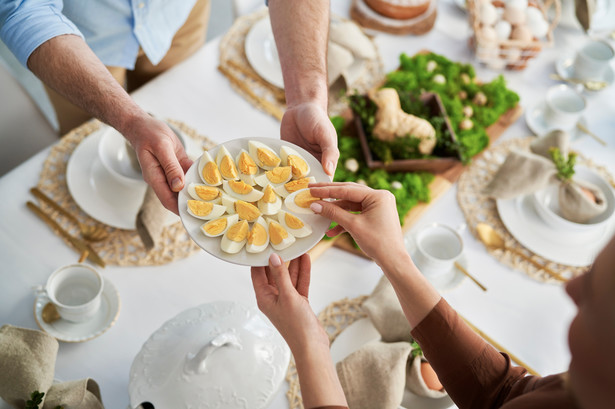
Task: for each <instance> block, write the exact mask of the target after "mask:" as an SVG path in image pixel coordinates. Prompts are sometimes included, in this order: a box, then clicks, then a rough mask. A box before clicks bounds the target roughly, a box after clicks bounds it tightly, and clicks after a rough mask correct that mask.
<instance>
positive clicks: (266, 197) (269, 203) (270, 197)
mask: <svg viewBox="0 0 615 409" xmlns="http://www.w3.org/2000/svg"><path fill="white" fill-rule="evenodd" d="M256 205H257V206H258V209H259V210H260V211H261V212H262V213H263V214H266V215H269V216H270V215H274V214H276V213H277V212H279V211H280V209H281V208H282V199H280V197H279V196H278V195H276V194H275V191H274V190H273V187H271V185H267V187H266V188H265V189H263V197H262V198H261V199H260V200H259V201H258V203H257V204H256Z"/></svg>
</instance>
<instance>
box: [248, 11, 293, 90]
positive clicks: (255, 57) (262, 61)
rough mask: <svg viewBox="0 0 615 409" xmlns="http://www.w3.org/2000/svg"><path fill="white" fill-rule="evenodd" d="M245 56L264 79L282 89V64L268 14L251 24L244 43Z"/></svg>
mask: <svg viewBox="0 0 615 409" xmlns="http://www.w3.org/2000/svg"><path fill="white" fill-rule="evenodd" d="M244 47H245V52H246V58H247V59H248V62H249V63H250V65H251V66H252V68H254V71H256V73H257V74H258V75H259V76H260V77H262V78H263V79H264V80H265V81H267V82H269V83H271V84H273V85H275V86H276V87H278V88H282V89H284V78H283V77H282V66H281V65H280V58H279V57H278V50H277V48H276V45H275V38H274V37H273V32H272V31H271V22H270V20H269V16H266V17H264V18H262V19H261V20H259V21H257V22H256V23H254V24H253V25H252V28H250V31H248V34H247V35H246V40H245V43H244Z"/></svg>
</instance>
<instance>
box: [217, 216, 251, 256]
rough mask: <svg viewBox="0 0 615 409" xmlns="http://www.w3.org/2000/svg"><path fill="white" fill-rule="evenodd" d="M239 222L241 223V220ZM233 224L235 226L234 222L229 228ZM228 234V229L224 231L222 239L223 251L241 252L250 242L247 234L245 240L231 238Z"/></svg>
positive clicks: (230, 252) (221, 246)
mask: <svg viewBox="0 0 615 409" xmlns="http://www.w3.org/2000/svg"><path fill="white" fill-rule="evenodd" d="M237 223H241V221H239V222H237ZM232 226H234V224H233V225H230V226H229V228H230V227H232ZM227 234H228V229H227V230H226V232H225V233H224V236H222V240H220V248H221V249H222V251H224V252H226V253H229V254H235V253H239V252H240V251H241V249H242V248H243V246H244V245H245V244H246V243H247V242H248V237H247V236H246V238H245V239H244V240H242V241H239V242H238V241H234V240H231V239H229V238H228V237H227Z"/></svg>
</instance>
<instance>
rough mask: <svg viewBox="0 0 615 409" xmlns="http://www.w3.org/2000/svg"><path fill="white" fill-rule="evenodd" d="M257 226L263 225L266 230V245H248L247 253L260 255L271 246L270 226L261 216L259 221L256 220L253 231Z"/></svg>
mask: <svg viewBox="0 0 615 409" xmlns="http://www.w3.org/2000/svg"><path fill="white" fill-rule="evenodd" d="M257 224H259V225H261V226H262V227H263V228H264V229H265V234H266V235H267V240H266V241H265V244H263V245H261V246H257V245H255V244H250V243H249V242H248V243H246V251H247V252H248V253H260V252H262V251H263V250H265V249H266V248H267V246H268V245H269V228H268V227H269V226H268V224H267V222H265V219H263V217H262V216H259V217H258V219H256V221H255V222H254V224H253V225H252V229H254V226H256V225H257ZM250 232H252V230H250Z"/></svg>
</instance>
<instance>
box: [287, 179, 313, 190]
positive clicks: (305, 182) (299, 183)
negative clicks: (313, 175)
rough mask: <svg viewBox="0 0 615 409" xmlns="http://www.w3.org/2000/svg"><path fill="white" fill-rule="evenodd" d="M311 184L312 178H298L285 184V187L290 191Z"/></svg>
mask: <svg viewBox="0 0 615 409" xmlns="http://www.w3.org/2000/svg"><path fill="white" fill-rule="evenodd" d="M309 184H310V179H308V178H302V179H297V180H291V181H290V182H288V183H285V184H284V187H285V188H286V190H287V191H288V193H293V192H296V191H297V190H301V189H305V188H306V187H308V185H309Z"/></svg>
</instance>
